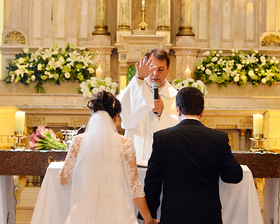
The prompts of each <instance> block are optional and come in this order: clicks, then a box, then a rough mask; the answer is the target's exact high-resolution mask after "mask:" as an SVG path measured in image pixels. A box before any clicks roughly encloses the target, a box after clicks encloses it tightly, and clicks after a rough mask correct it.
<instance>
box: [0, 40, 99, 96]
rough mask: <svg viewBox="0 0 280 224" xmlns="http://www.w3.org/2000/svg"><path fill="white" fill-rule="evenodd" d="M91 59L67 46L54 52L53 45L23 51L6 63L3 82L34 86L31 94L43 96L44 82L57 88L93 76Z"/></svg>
mask: <svg viewBox="0 0 280 224" xmlns="http://www.w3.org/2000/svg"><path fill="white" fill-rule="evenodd" d="M93 57H94V55H92V54H90V52H89V51H88V50H87V49H85V50H81V49H80V50H78V49H76V47H75V46H74V45H73V44H72V49H71V48H70V44H69V43H68V44H67V45H66V47H65V48H58V47H57V43H56V44H55V45H54V46H53V47H52V48H50V49H46V50H42V49H38V51H36V52H29V50H28V49H24V52H23V53H19V54H16V55H15V59H14V60H8V61H7V62H8V66H7V67H6V68H7V70H8V74H7V75H6V76H5V78H4V80H3V81H4V82H6V83H12V82H15V83H16V82H21V83H23V84H25V85H29V84H30V83H31V82H36V83H37V84H36V86H35V90H36V91H37V92H38V93H45V89H44V87H43V84H44V83H45V82H50V83H55V84H58V85H59V84H60V83H61V82H64V81H68V80H79V81H80V82H83V81H85V80H87V79H89V78H90V77H92V76H93V75H94V73H95V71H94V67H95V66H94V65H93V64H92V59H93Z"/></svg>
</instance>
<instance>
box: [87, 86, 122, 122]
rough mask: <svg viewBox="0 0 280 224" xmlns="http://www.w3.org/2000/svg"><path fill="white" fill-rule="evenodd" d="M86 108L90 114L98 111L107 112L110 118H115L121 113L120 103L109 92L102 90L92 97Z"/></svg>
mask: <svg viewBox="0 0 280 224" xmlns="http://www.w3.org/2000/svg"><path fill="white" fill-rule="evenodd" d="M87 107H88V108H89V109H91V110H92V112H97V111H99V110H104V111H107V112H108V114H109V115H110V117H111V118H113V117H115V116H116V115H117V114H118V113H120V112H121V111H122V107H121V103H120V101H119V100H118V99H117V98H116V97H115V96H114V95H113V94H112V93H110V92H106V91H104V90H102V91H100V92H97V93H95V94H94V95H93V99H92V100H90V101H88V103H87Z"/></svg>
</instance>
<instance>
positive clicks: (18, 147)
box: [11, 131, 27, 150]
mask: <svg viewBox="0 0 280 224" xmlns="http://www.w3.org/2000/svg"><path fill="white" fill-rule="evenodd" d="M12 137H13V138H14V139H15V144H14V145H13V146H11V149H14V150H25V149H27V146H26V145H25V144H24V143H22V139H23V138H26V137H27V135H25V134H24V132H23V131H17V132H15V134H14V135H12Z"/></svg>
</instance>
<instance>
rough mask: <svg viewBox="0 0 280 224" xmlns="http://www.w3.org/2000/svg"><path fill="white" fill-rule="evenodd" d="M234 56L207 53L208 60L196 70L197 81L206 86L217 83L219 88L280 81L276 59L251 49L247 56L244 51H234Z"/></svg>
mask: <svg viewBox="0 0 280 224" xmlns="http://www.w3.org/2000/svg"><path fill="white" fill-rule="evenodd" d="M231 51H232V55H231V56H227V57H222V53H223V52H222V51H218V52H217V51H214V50H213V49H211V51H207V52H205V56H206V58H205V59H203V60H202V61H200V62H199V64H198V66H197V67H196V70H195V75H196V78H197V79H200V80H202V81H203V82H204V83H205V84H208V83H217V84H218V85H219V86H221V85H225V86H226V85H227V84H228V83H236V84H237V85H239V86H244V85H245V84H246V83H247V82H251V83H252V85H253V86H257V85H258V84H259V83H263V84H268V85H272V84H274V83H276V82H277V81H280V74H279V69H278V66H279V61H278V60H277V59H276V58H275V57H268V56H267V55H262V54H260V53H259V52H258V51H254V50H253V49H251V52H250V53H249V54H247V55H245V54H244V53H243V52H242V51H239V50H235V49H232V50H231Z"/></svg>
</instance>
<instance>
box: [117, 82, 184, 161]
mask: <svg viewBox="0 0 280 224" xmlns="http://www.w3.org/2000/svg"><path fill="white" fill-rule="evenodd" d="M159 94H160V97H161V100H162V101H163V103H164V109H163V111H162V114H161V116H160V117H158V115H157V114H154V113H153V112H152V109H153V107H154V99H153V91H152V88H151V87H149V86H148V85H147V84H146V81H145V80H140V79H137V78H136V77H133V78H132V80H131V82H130V83H129V84H128V86H127V87H126V88H125V89H124V90H123V91H121V93H120V94H119V95H118V97H117V98H118V99H119V100H120V102H121V105H122V112H121V118H122V124H121V126H122V128H123V129H125V136H127V137H129V138H131V139H132V140H133V141H134V146H135V150H136V159H137V161H147V160H148V159H149V158H150V155H151V152H152V144H153V133H154V132H156V131H158V130H161V129H164V128H168V127H171V126H174V125H176V124H178V122H179V121H178V118H177V111H176V95H177V90H176V89H174V88H173V87H172V86H171V85H170V83H169V82H168V81H167V80H165V83H164V85H163V87H162V88H160V89H159Z"/></svg>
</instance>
